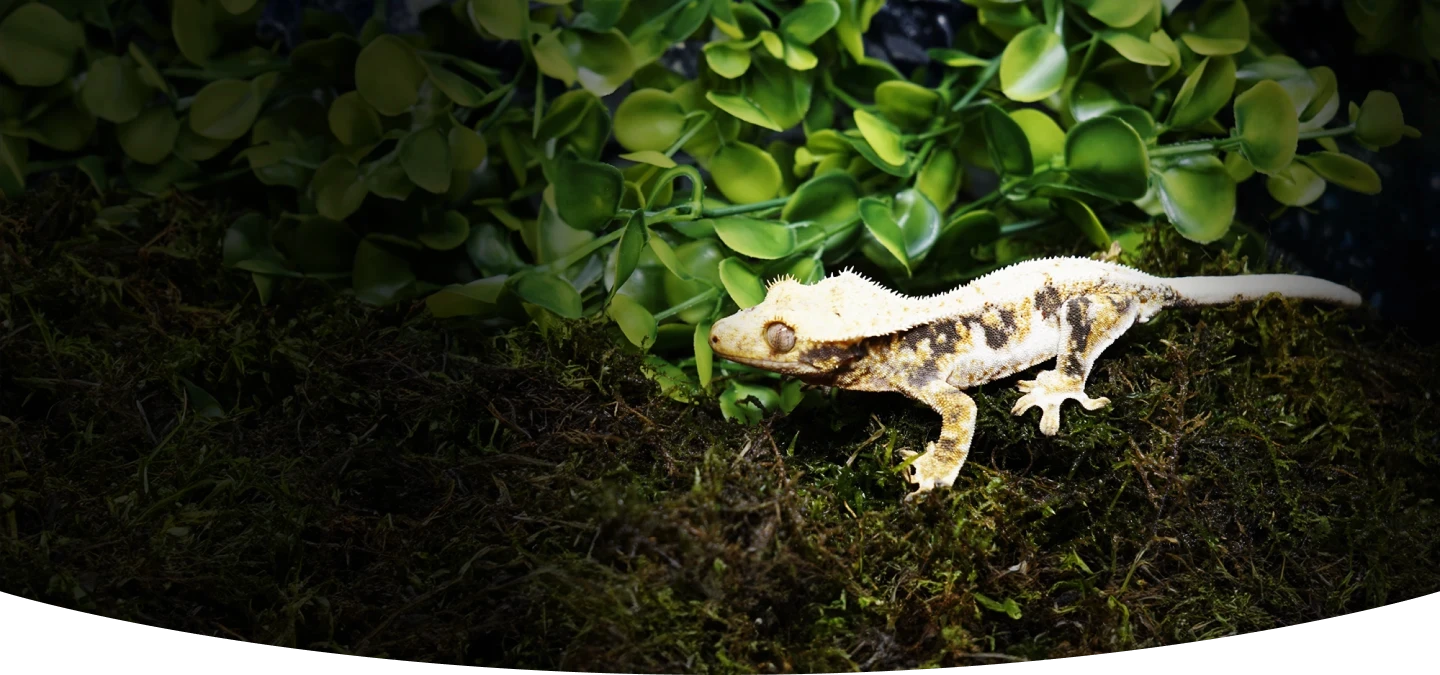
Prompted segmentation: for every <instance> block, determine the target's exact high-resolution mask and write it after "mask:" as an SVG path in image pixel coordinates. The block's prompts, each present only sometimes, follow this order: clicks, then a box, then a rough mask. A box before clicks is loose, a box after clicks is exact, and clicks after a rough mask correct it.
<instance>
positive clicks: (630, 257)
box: [607, 213, 650, 302]
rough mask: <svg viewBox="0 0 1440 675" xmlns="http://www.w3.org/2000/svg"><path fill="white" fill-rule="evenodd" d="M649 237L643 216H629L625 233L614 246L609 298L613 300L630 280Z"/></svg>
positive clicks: (639, 214)
mask: <svg viewBox="0 0 1440 675" xmlns="http://www.w3.org/2000/svg"><path fill="white" fill-rule="evenodd" d="M649 237H650V230H649V229H648V228H646V227H645V217H644V215H643V214H641V213H636V214H635V215H633V216H631V217H630V222H628V223H626V224H625V231H624V232H623V233H621V235H620V243H618V244H616V246H615V248H616V252H615V255H616V259H615V280H614V283H613V285H612V286H611V287H610V294H609V297H610V298H614V297H615V294H616V293H617V292H619V290H620V287H621V286H624V285H625V282H626V281H629V280H630V275H632V274H634V273H635V268H636V266H638V265H639V264H640V256H641V255H642V254H643V253H644V252H645V243H646V240H647V239H649ZM607 302H608V300H607Z"/></svg>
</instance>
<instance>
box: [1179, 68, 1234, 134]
mask: <svg viewBox="0 0 1440 675" xmlns="http://www.w3.org/2000/svg"><path fill="white" fill-rule="evenodd" d="M1234 91H1235V60H1234V59H1231V58H1230V57H1228V56H1219V57H1206V58H1205V59H1204V60H1202V61H1201V62H1200V65H1198V66H1196V67H1195V71H1194V72H1192V73H1190V76H1189V77H1187V78H1185V84H1184V85H1182V86H1181V87H1180V93H1179V94H1176V96H1175V103H1174V104H1173V105H1171V107H1170V117H1169V119H1167V120H1166V122H1165V123H1166V125H1168V126H1169V127H1171V128H1173V129H1185V128H1188V127H1193V126H1195V125H1197V124H1201V123H1203V122H1205V121H1207V120H1209V119H1210V118H1212V117H1214V116H1215V113H1217V112H1220V109H1221V108H1224V107H1225V104H1226V103H1228V102H1229V101H1230V95H1231V94H1232V93H1234Z"/></svg>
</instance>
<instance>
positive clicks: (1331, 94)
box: [1297, 66, 1340, 131]
mask: <svg viewBox="0 0 1440 675" xmlns="http://www.w3.org/2000/svg"><path fill="white" fill-rule="evenodd" d="M1308 75H1309V76H1310V80H1311V81H1313V82H1314V83H1315V93H1314V94H1312V95H1311V96H1310V101H1309V102H1308V103H1306V104H1305V109H1304V110H1301V111H1300V130H1301V131H1312V130H1315V129H1320V128H1322V127H1324V126H1325V125H1326V124H1329V123H1330V120H1332V119H1334V118H1335V113H1338V112H1340V89H1339V86H1340V85H1339V83H1338V82H1336V81H1335V71H1333V70H1331V69H1329V68H1327V67H1325V66H1320V67H1318V68H1311V69H1310V70H1309V71H1308ZM1297 103H1298V101H1297Z"/></svg>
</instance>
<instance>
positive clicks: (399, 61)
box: [355, 0, 500, 116]
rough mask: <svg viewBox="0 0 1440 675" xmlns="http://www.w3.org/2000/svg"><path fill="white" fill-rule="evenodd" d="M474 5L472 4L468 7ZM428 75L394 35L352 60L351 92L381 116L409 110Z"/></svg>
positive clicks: (374, 42) (382, 38) (411, 50)
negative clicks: (357, 92) (357, 93)
mask: <svg viewBox="0 0 1440 675" xmlns="http://www.w3.org/2000/svg"><path fill="white" fill-rule="evenodd" d="M481 2H487V3H488V2H490V0H481ZM475 4H476V3H475V1H474V0H472V2H471V3H470V6H471V7H472V8H473V7H474V5H475ZM496 4H500V3H496ZM428 75H429V73H427V72H426V71H425V66H423V65H421V63H420V59H419V58H418V57H417V56H416V55H415V48H414V47H411V46H410V45H409V44H408V43H406V42H405V41H404V40H401V39H400V38H398V37H396V36H394V35H381V36H380V37H377V38H375V39H374V40H372V41H371V42H370V44H367V45H365V48H364V49H361V50H360V56H358V57H357V58H356V59H355V89H356V91H359V92H360V96H362V97H364V99H365V102H366V103H369V104H370V106H371V107H372V108H374V109H375V110H376V111H377V112H379V113H380V114H381V115H388V116H395V115H399V114H402V113H404V112H406V111H408V110H410V108H411V106H413V105H415V103H416V102H417V101H419V100H420V85H422V84H424V83H425V79H426V77H428Z"/></svg>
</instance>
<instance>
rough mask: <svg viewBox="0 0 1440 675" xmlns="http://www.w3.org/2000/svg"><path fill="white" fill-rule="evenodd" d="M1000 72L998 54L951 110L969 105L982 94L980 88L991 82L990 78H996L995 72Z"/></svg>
mask: <svg viewBox="0 0 1440 675" xmlns="http://www.w3.org/2000/svg"><path fill="white" fill-rule="evenodd" d="M998 72H1000V57H998V56H997V57H995V58H993V59H990V65H988V66H985V70H984V72H982V73H980V78H979V79H977V80H975V84H972V85H970V88H969V89H968V90H966V91H965V95H964V96H961V97H960V100H959V101H956V102H955V105H952V106H950V110H951V111H952V112H953V111H956V110H959V109H961V108H964V107H965V106H967V105H969V104H970V101H971V100H972V99H974V98H975V97H976V96H979V95H980V90H981V89H984V88H985V85H987V84H990V80H992V79H994V78H995V73H998Z"/></svg>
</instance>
